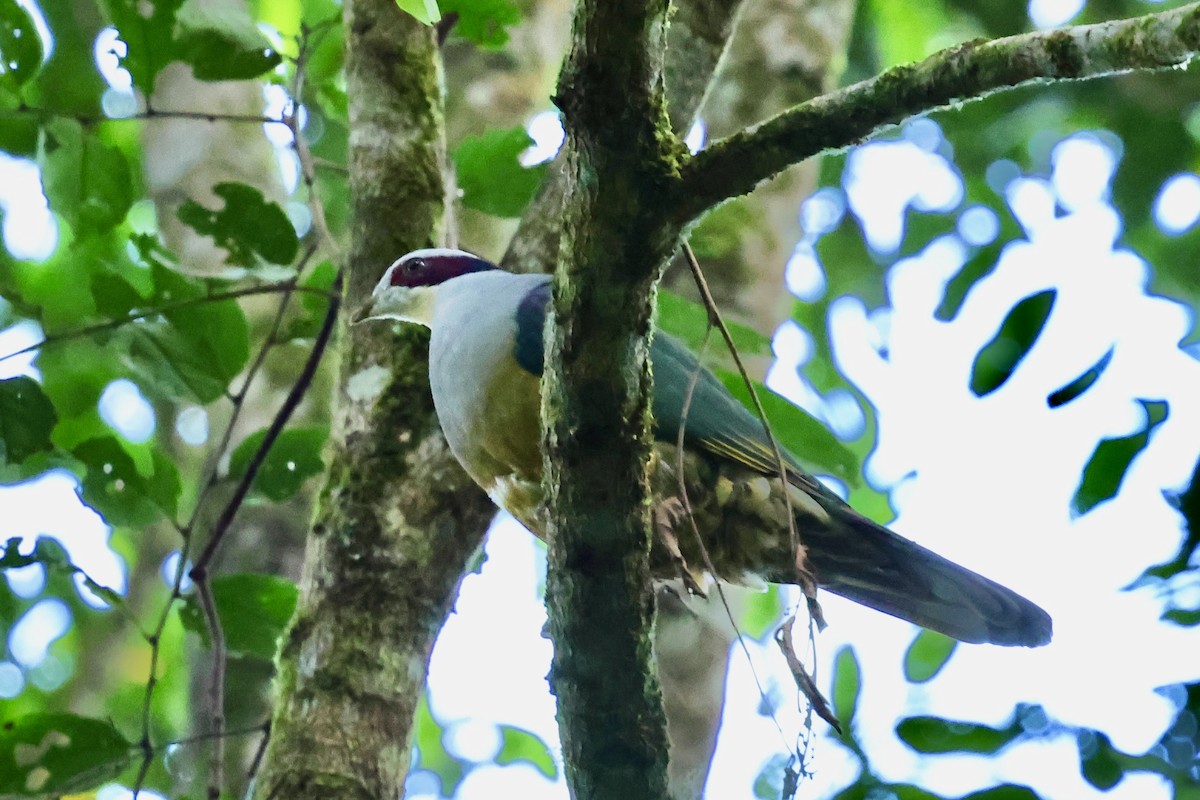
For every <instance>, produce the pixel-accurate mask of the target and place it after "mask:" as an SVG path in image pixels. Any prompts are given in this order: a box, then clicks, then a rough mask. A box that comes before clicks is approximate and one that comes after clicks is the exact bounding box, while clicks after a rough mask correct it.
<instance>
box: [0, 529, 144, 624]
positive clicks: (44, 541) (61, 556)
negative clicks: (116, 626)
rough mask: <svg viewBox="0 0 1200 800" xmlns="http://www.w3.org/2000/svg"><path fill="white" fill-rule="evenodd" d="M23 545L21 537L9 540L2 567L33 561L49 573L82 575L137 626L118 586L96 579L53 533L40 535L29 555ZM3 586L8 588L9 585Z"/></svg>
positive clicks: (20, 565)
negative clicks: (74, 561)
mask: <svg viewBox="0 0 1200 800" xmlns="http://www.w3.org/2000/svg"><path fill="white" fill-rule="evenodd" d="M20 545H21V539H20V537H13V538H11V539H9V540H8V542H7V543H6V544H5V546H4V553H3V555H0V570H6V569H20V568H22V567H27V566H29V565H31V564H41V565H42V566H43V567H45V569H46V571H47V572H48V573H57V574H59V575H65V576H66V577H68V578H73V577H75V576H76V575H78V576H79V577H80V578H81V579H82V581H83V584H84V585H85V586H86V587H87V588H88V589H89V590H90V591H91V592H92V593H93V594H95V595H96V596H97V597H99V598H100V599H101V600H103V601H104V602H106V603H108V604H109V605H110V606H112V607H113V608H114V609H116V610H117V611H119V612H120V613H121V614H123V615H124V616H125V617H126V618H127V619H128V620H129V621H130V622H132V623H133V624H134V625H135V626H136V625H138V620H137V617H136V615H134V613H133V611H132V610H131V609H130V608H129V606H128V605H127V604H126V602H125V597H124V596H123V595H122V594H121V593H120V592H118V591H116V590H115V589H111V588H109V587H107V586H104V585H103V584H100V583H98V582H96V580H95V579H93V578H92V577H91V576H90V575H88V574H87V573H86V572H84V571H83V570H82V569H81V568H79V567H77V566H75V564H73V563H71V558H70V556H68V555H67V551H66V550H64V549H63V546H62V544H61V543H60V542H59V541H58V540H57V539H54V538H52V537H50V536H39V537H38V538H37V541H36V542H35V543H34V545H33V552H32V553H30V554H29V555H27V556H23V555H21V553H20V550H19V547H20ZM3 588H4V589H7V588H8V587H7V586H5V587H3ZM0 619H4V614H3V612H0Z"/></svg>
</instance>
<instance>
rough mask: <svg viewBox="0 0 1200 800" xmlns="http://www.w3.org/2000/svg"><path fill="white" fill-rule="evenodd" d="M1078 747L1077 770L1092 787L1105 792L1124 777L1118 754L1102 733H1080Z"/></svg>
mask: <svg viewBox="0 0 1200 800" xmlns="http://www.w3.org/2000/svg"><path fill="white" fill-rule="evenodd" d="M1078 745H1079V770H1080V772H1082V773H1083V777H1084V778H1085V779H1087V782H1088V783H1090V784H1091V785H1092V786H1095V787H1096V788H1097V789H1099V790H1100V791H1102V792H1107V791H1108V790H1109V789H1111V788H1113V787H1114V786H1116V785H1117V784H1118V783H1120V782H1121V778H1123V777H1125V770H1124V768H1123V767H1122V766H1121V763H1120V761H1119V760H1118V756H1119V755H1120V754H1119V753H1118V751H1116V750H1115V749H1114V748H1113V746H1112V742H1111V741H1109V738H1108V737H1107V736H1105V735H1104V734H1103V733H1100V732H1098V731H1080V732H1079V734H1078Z"/></svg>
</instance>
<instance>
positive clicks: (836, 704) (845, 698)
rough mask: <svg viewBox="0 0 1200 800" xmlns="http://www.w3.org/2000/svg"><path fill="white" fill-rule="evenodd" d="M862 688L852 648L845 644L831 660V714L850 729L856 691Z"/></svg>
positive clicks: (854, 708) (856, 705)
mask: <svg viewBox="0 0 1200 800" xmlns="http://www.w3.org/2000/svg"><path fill="white" fill-rule="evenodd" d="M861 689H862V675H861V672H860V670H859V668H858V659H857V658H855V656H854V648H852V647H849V646H846V647H843V648H842V649H841V650H838V652H837V655H836V656H835V657H834V660H833V697H832V700H833V715H834V716H835V717H837V718H838V720H839V721H840V722H841V723H842V728H843V729H845V730H846V731H849V730H850V724H851V723H852V722H853V721H854V712H855V710H856V709H857V708H858V693H859V692H860V691H861Z"/></svg>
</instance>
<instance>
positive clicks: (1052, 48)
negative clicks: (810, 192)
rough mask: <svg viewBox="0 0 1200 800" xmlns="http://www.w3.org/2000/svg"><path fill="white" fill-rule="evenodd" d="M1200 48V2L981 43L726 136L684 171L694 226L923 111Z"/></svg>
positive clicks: (1148, 65) (683, 200)
mask: <svg viewBox="0 0 1200 800" xmlns="http://www.w3.org/2000/svg"><path fill="white" fill-rule="evenodd" d="M1198 51H1200V3H1193V4H1191V5H1187V6H1183V7H1181V8H1176V9H1173V10H1171V11H1164V12H1161V13H1158V14H1148V15H1146V16H1143V17H1136V18H1134V19H1127V20H1119V21H1114V22H1103V23H1099V24H1095V25H1080V26H1076V27H1070V28H1063V29H1060V30H1054V31H1045V32H1037V33H1027V34H1022V35H1020V36H1009V37H1006V38H1003V39H996V40H994V41H982V40H976V41H972V42H967V43H965V44H961V45H957V46H955V47H951V48H947V49H946V50H942V51H940V52H938V53H935V54H934V55H932V56H930V57H929V58H927V59H925V60H924V61H922V62H920V63H917V64H908V65H904V66H900V67H893V68H892V69H890V70H887V71H886V72H883V73H882V74H880V75H878V76H876V77H874V78H871V79H870V80H866V81H863V82H861V83H857V84H855V85H853V86H849V87H847V88H845V89H842V90H840V91H838V92H834V93H832V94H827V95H822V96H821V97H817V98H814V99H813V100H810V101H808V102H807V103H802V104H800V105H798V106H796V107H794V108H791V109H788V110H787V111H784V112H783V113H781V114H779V115H777V116H775V117H773V118H772V119H770V120H767V121H766V122H764V123H762V124H761V125H758V126H755V127H754V128H750V129H748V130H745V131H742V132H740V133H737V134H734V135H733V136H730V137H729V138H727V139H723V140H722V141H720V142H717V143H716V144H714V145H713V146H711V147H709V148H708V149H707V150H704V151H702V152H700V153H699V154H697V155H696V156H695V157H694V158H692V159H691V160H690V161H689V162H687V163H686V164H684V165H683V167H682V168H681V170H680V178H681V180H680V182H679V185H678V187H677V188H678V191H677V197H678V205H677V206H676V207H675V212H674V213H676V214H677V215H678V216H677V219H678V221H679V222H680V223H681V224H686V223H688V222H690V221H692V220H694V219H695V218H696V217H698V216H700V215H701V214H703V213H704V212H705V211H706V210H708V209H709V208H711V207H712V206H714V205H716V204H718V203H720V202H721V201H723V200H727V199H729V198H731V197H736V196H738V195H742V194H745V193H747V192H749V191H751V190H752V189H754V187H755V186H757V185H758V184H759V183H761V182H762V181H764V180H767V179H768V178H770V177H772V176H774V175H776V174H778V173H779V172H781V171H782V170H784V169H786V168H787V167H789V166H791V165H793V164H796V163H798V162H800V161H803V160H804V159H806V158H809V157H810V156H813V155H816V154H817V153H820V152H823V151H827V150H836V149H841V148H845V147H849V146H850V145H853V144H856V143H857V142H859V141H861V140H863V139H865V138H866V137H868V136H870V135H872V134H873V133H876V132H877V131H879V130H880V129H882V128H884V127H886V126H889V125H895V124H898V123H900V122H901V121H903V120H904V119H906V118H908V117H911V116H913V115H915V114H923V113H927V112H929V111H933V110H936V109H939V108H943V107H945V106H948V105H951V104H954V103H961V102H966V101H970V100H978V99H981V98H983V97H986V96H988V95H990V94H993V93H995V92H998V91H1002V90H1005V89H1012V88H1015V87H1017V86H1022V85H1025V84H1028V83H1032V82H1037V81H1042V82H1045V81H1061V80H1082V79H1087V78H1097V77H1102V76H1106V75H1114V74H1119V73H1122V72H1130V71H1133V70H1157V69H1167V68H1170V67H1178V66H1182V65H1184V64H1186V63H1187V62H1188V61H1190V60H1191V59H1192V58H1193V57H1194V56H1195V55H1196V54H1197V52H1198Z"/></svg>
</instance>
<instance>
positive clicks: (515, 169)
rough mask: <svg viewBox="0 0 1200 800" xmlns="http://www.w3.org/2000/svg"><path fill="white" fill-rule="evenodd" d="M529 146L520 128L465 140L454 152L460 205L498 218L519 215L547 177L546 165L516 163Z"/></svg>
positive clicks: (526, 136)
mask: <svg viewBox="0 0 1200 800" xmlns="http://www.w3.org/2000/svg"><path fill="white" fill-rule="evenodd" d="M532 144H533V140H532V139H530V138H529V134H528V133H526V132H525V129H524V128H522V127H520V126H517V127H515V128H508V129H507V130H500V131H488V132H487V133H485V134H483V135H482V136H475V137H469V138H467V139H464V140H463V141H462V142H461V143H460V144H459V145H458V149H457V150H455V151H454V166H455V169H456V170H457V173H458V188H459V189H461V190H462V203H463V205H464V206H467V207H468V208H474V209H477V210H479V211H482V212H484V213H486V214H492V215H494V216H497V217H519V216H521V212H522V211H524V210H525V206H527V205H528V204H529V201H530V200H532V199H533V195H534V193H535V192H537V188H538V185H539V184H540V183H541V182H542V177H543V176H544V175H545V174H546V165H545V164H539V165H537V166H533V167H523V166H521V162H520V161H518V160H517V159H518V157H519V156H520V155H521V153H522V152H524V151H525V149H526V148H528V147H529V146H530V145H532Z"/></svg>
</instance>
